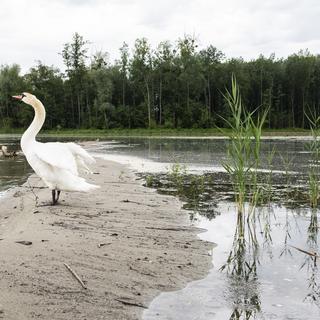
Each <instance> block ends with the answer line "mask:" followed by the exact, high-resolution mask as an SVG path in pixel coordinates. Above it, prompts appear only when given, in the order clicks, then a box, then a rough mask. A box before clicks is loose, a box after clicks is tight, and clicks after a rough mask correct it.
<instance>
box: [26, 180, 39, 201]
mask: <svg viewBox="0 0 320 320" xmlns="http://www.w3.org/2000/svg"><path fill="white" fill-rule="evenodd" d="M28 186H29V188H30V190H31V192H32V193H33V195H34V198H35V202H36V204H35V207H37V206H38V201H39V197H38V196H37V195H36V194H35V192H34V191H33V188H34V187H32V186H31V185H30V181H29V179H28Z"/></svg>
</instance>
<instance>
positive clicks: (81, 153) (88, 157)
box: [66, 142, 96, 164]
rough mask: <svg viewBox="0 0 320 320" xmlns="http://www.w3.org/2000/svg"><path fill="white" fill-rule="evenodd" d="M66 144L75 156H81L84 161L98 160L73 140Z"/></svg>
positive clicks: (90, 162)
mask: <svg viewBox="0 0 320 320" xmlns="http://www.w3.org/2000/svg"><path fill="white" fill-rule="evenodd" d="M66 146H67V147H68V148H69V150H70V151H71V152H72V154H73V155H74V156H75V157H77V158H80V159H81V160H82V161H83V162H84V163H86V164H93V163H95V162H96V160H95V159H94V158H93V157H92V156H91V155H90V154H89V153H88V152H87V151H86V150H84V149H83V148H82V147H80V146H79V145H78V144H76V143H73V142H67V143H66Z"/></svg>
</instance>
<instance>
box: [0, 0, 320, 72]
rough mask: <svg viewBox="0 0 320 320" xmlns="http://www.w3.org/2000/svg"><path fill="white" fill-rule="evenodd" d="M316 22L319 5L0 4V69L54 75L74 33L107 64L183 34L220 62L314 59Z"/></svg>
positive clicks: (233, 0) (247, 1) (319, 40)
mask: <svg viewBox="0 0 320 320" xmlns="http://www.w3.org/2000/svg"><path fill="white" fill-rule="evenodd" d="M319 17H320V1H319V0H305V1H301V0H264V1H258V0H219V1H218V0H181V1H178V0H158V1H154V0H87V1H86V0H51V1H50V0H0V35H1V36H0V64H11V63H18V64H20V65H21V67H22V69H23V70H24V71H25V70H27V69H29V68H30V67H31V66H33V65H35V61H36V60H41V61H42V62H43V63H46V64H49V65H51V64H53V65H55V66H58V67H60V68H62V67H63V63H62V59H61V56H60V55H59V54H58V53H59V52H61V50H62V47H63V44H64V43H66V42H70V41H71V38H72V34H73V33H74V32H79V33H80V34H81V35H82V36H83V37H84V38H85V39H87V40H89V41H90V42H91V44H90V50H89V52H90V53H94V52H95V51H97V50H103V51H107V52H109V54H110V58H111V61H112V60H114V59H115V58H117V57H118V49H119V47H120V46H121V45H122V43H123V41H126V42H127V43H128V44H129V45H130V47H132V45H133V43H134V40H135V39H136V38H139V37H146V38H148V39H149V41H150V43H151V45H152V46H153V47H155V46H156V45H157V44H158V43H159V42H160V41H162V40H171V41H175V40H177V39H178V38H179V37H183V35H184V34H193V35H195V36H196V37H197V39H198V40H199V44H200V47H205V46H207V45H209V44H213V45H214V46H215V47H217V48H218V49H220V50H221V51H223V52H224V53H225V54H226V56H227V57H228V58H231V57H239V56H242V57H243V58H245V59H251V58H257V57H258V55H259V54H260V53H262V54H264V55H266V56H269V55H270V54H271V53H273V52H274V53H275V54H276V57H286V56H288V55H289V54H291V53H294V52H297V51H298V50H299V49H306V48H308V49H309V50H310V51H311V52H312V53H320V32H319V30H320V18H319Z"/></svg>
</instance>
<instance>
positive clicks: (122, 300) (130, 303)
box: [115, 298, 147, 309]
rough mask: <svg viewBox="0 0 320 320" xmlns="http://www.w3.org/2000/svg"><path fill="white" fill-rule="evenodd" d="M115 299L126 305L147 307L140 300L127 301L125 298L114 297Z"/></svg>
mask: <svg viewBox="0 0 320 320" xmlns="http://www.w3.org/2000/svg"><path fill="white" fill-rule="evenodd" d="M115 300H116V301H118V302H121V303H123V304H125V305H128V306H134V307H140V308H144V309H147V307H146V306H145V305H144V304H142V303H140V302H134V301H132V302H131V301H129V300H128V299H127V298H122V299H119V298H118V299H115Z"/></svg>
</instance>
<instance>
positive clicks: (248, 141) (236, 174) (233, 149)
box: [223, 75, 269, 213]
mask: <svg viewBox="0 0 320 320" xmlns="http://www.w3.org/2000/svg"><path fill="white" fill-rule="evenodd" d="M224 98H225V101H226V103H227V106H228V107H229V110H230V117H229V118H223V120H224V122H225V123H226V125H227V126H228V127H229V128H230V129H231V130H230V131H226V132H224V133H225V134H226V135H227V136H228V138H229V144H228V149H227V153H228V160H227V161H226V162H225V163H223V167H224V168H225V170H226V171H227V172H228V173H229V175H230V177H231V181H232V185H233V188H234V192H235V200H236V203H237V207H238V212H240V213H243V212H244V208H245V203H246V202H247V203H249V205H250V208H251V211H252V210H253V209H254V208H255V206H256V204H257V202H258V201H259V198H260V196H261V188H259V186H258V181H257V170H258V168H259V165H260V150H261V134H262V127H263V124H264V122H265V120H266V117H267V114H268V110H269V109H266V110H264V111H263V112H262V113H261V114H259V113H258V112H257V111H258V109H255V110H254V111H252V112H249V111H247V109H246V108H245V107H244V105H243V103H242V100H241V95H240V90H239V86H238V85H237V81H236V78H235V76H234V75H233V76H232V84H231V91H228V90H227V92H226V94H225V95H224Z"/></svg>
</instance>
